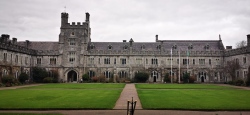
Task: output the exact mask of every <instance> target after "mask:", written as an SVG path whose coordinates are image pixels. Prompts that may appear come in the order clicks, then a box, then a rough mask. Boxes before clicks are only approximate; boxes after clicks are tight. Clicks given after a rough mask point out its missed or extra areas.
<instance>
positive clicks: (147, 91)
mask: <svg viewBox="0 0 250 115" xmlns="http://www.w3.org/2000/svg"><path fill="white" fill-rule="evenodd" d="M136 88H137V92H138V95H139V98H140V101H141V103H142V107H143V108H144V109H177V110H250V98H249V96H250V90H241V89H236V88H231V87H226V86H218V85H213V84H211V85H210V84H208V85H206V84H137V85H136Z"/></svg>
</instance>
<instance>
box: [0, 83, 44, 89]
mask: <svg viewBox="0 0 250 115" xmlns="http://www.w3.org/2000/svg"><path fill="white" fill-rule="evenodd" d="M38 85H42V84H28V85H20V86H11V87H0V90H5V89H18V88H23V87H31V86H38Z"/></svg>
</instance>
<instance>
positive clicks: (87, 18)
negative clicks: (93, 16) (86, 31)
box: [85, 12, 90, 22]
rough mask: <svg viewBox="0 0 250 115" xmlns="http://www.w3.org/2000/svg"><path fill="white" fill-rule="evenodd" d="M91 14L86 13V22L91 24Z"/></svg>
mask: <svg viewBox="0 0 250 115" xmlns="http://www.w3.org/2000/svg"><path fill="white" fill-rule="evenodd" d="M89 16H90V15H89V13H88V12H86V20H85V22H89Z"/></svg>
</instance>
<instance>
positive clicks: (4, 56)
mask: <svg viewBox="0 0 250 115" xmlns="http://www.w3.org/2000/svg"><path fill="white" fill-rule="evenodd" d="M19 58H21V64H22V63H23V62H22V61H23V60H22V56H20V57H19V56H18V55H15V63H19ZM7 59H8V55H7V53H4V54H3V61H7ZM10 61H11V62H12V54H10ZM24 62H25V64H26V65H27V64H28V57H25V59H24Z"/></svg>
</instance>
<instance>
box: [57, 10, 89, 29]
mask: <svg viewBox="0 0 250 115" xmlns="http://www.w3.org/2000/svg"><path fill="white" fill-rule="evenodd" d="M89 17H90V15H89V13H88V12H87V13H86V20H85V22H71V23H69V22H68V18H69V14H68V13H66V12H63V13H61V28H87V27H88V26H89Z"/></svg>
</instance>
